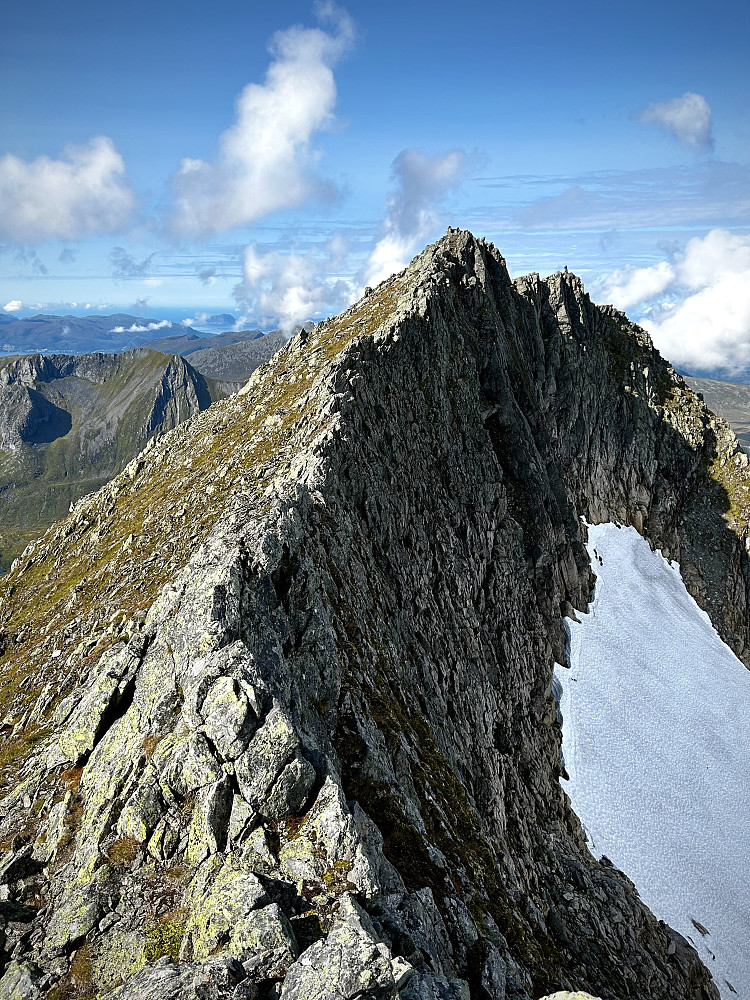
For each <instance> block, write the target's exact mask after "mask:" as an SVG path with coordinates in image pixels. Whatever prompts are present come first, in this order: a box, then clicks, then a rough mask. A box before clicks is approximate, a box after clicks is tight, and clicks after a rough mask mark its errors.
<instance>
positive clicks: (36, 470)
mask: <svg viewBox="0 0 750 1000" xmlns="http://www.w3.org/2000/svg"><path fill="white" fill-rule="evenodd" d="M226 394H227V393H226V391H225V390H224V389H222V387H221V386H220V385H218V384H217V383H215V382H213V381H211V380H206V379H205V378H204V377H203V376H202V375H201V374H200V373H199V372H197V371H196V370H195V369H193V368H192V367H191V366H190V365H189V364H188V363H187V362H185V361H183V359H182V358H177V357H172V358H170V357H167V356H166V355H164V354H158V353H156V352H155V351H150V350H146V349H143V348H138V349H136V350H134V351H129V352H126V353H124V354H90V355H77V356H70V355H47V356H42V355H40V354H36V355H27V356H24V357H20V358H16V357H8V358H1V359H0V532H1V533H2V534H1V535H0V551H1V553H2V562H3V568H5V569H7V568H8V565H9V564H10V562H11V561H12V559H13V558H15V556H16V555H18V554H19V553H20V550H21V549H22V548H23V547H24V546H25V544H26V543H27V541H28V539H29V538H30V537H36V536H37V535H38V534H40V533H41V530H43V529H44V528H47V527H48V526H49V525H50V524H52V523H53V522H54V521H56V520H58V519H59V518H61V517H63V516H64V515H65V514H67V512H68V509H69V507H70V505H71V503H73V502H75V501H76V500H78V499H79V498H80V497H81V496H83V495H84V494H85V493H91V492H93V491H95V490H97V489H99V488H100V487H101V486H103V485H104V483H105V482H107V480H109V479H111V478H112V476H114V475H115V474H116V473H118V472H119V471H121V469H123V468H124V466H125V465H127V464H128V462H129V461H130V460H131V459H132V458H134V457H135V456H136V455H137V454H138V452H139V451H140V450H141V449H142V448H143V447H144V445H145V444H146V442H147V441H148V440H149V439H150V438H151V437H153V436H154V435H155V434H160V433H163V432H164V431H167V430H171V428H173V427H175V426H176V425H177V424H179V423H181V422H182V421H183V420H185V419H187V418H188V417H189V416H191V415H192V414H194V413H198V412H200V411H201V410H203V409H205V408H206V407H207V406H209V405H210V403H211V401H212V399H216V398H220V397H221V396H224V395H226ZM24 538H26V541H23V539H24ZM19 545H20V548H19Z"/></svg>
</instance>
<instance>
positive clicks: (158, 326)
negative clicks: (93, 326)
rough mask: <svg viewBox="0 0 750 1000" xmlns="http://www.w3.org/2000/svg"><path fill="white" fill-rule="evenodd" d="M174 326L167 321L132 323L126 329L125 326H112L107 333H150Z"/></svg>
mask: <svg viewBox="0 0 750 1000" xmlns="http://www.w3.org/2000/svg"><path fill="white" fill-rule="evenodd" d="M171 326H174V324H173V323H171V322H170V321H169V320H168V319H163V320H161V321H160V322H159V323H146V324H140V323H133V324H131V325H130V326H128V327H125V326H113V327H112V329H111V330H110V331H109V332H110V333H150V332H151V331H152V330H166V329H167V328H168V327H171Z"/></svg>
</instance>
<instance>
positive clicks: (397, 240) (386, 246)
mask: <svg viewBox="0 0 750 1000" xmlns="http://www.w3.org/2000/svg"><path fill="white" fill-rule="evenodd" d="M467 166H468V157H467V155H466V153H465V152H463V150H460V149H451V150H449V151H448V152H446V153H440V154H438V155H436V156H430V155H428V154H427V153H424V152H422V150H419V149H404V150H402V151H401V152H400V153H399V154H398V156H397V157H396V159H395V160H394V161H393V166H392V176H393V192H392V194H391V195H390V197H389V198H388V200H387V202H386V215H385V221H384V223H383V227H382V228H383V235H382V236H381V237H380V239H379V240H378V241H377V243H376V244H375V247H374V248H373V251H372V253H371V254H370V258H369V260H368V262H367V266H366V268H365V284H367V285H375V284H377V283H378V282H379V281H382V280H383V279H384V278H387V277H388V276H389V275H391V274H393V273H394V272H396V271H400V270H401V269H402V268H403V267H405V266H406V265H407V264H408V262H409V260H410V259H411V257H412V256H413V254H414V251H415V250H416V249H418V248H419V246H420V244H421V243H423V242H424V241H425V240H427V239H428V238H429V237H430V236H433V235H435V232H436V230H437V229H438V228H440V216H439V211H438V205H439V202H440V200H441V198H443V197H444V195H446V194H447V193H448V192H449V191H451V190H453V189H455V188H457V187H458V186H459V185H460V184H461V182H462V181H463V179H464V177H465V176H466V170H467Z"/></svg>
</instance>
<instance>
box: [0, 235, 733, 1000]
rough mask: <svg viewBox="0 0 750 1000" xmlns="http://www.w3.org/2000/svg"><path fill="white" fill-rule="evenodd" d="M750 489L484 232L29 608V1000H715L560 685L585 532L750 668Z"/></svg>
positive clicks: (94, 534) (39, 550) (8, 643)
mask: <svg viewBox="0 0 750 1000" xmlns="http://www.w3.org/2000/svg"><path fill="white" fill-rule="evenodd" d="M748 486H750V477H748V474H747V472H746V460H745V459H744V457H743V455H742V453H741V451H740V449H739V446H738V445H737V442H736V439H735V438H734V436H733V435H732V434H731V432H730V431H729V429H728V427H727V425H726V424H724V423H723V422H722V421H719V420H717V419H716V418H714V417H713V415H712V414H711V413H710V412H709V411H708V410H707V409H706V408H705V406H703V405H702V404H701V403H700V401H699V400H698V399H697V398H696V397H695V396H694V395H693V394H692V393H691V392H690V391H689V390H688V389H687V387H686V386H685V384H684V382H683V381H682V380H681V379H680V378H679V377H678V376H676V375H675V373H674V372H673V370H672V369H671V368H670V366H669V365H667V364H666V363H665V362H664V361H663V360H662V359H661V358H660V357H659V355H658V354H657V353H656V352H655V351H654V350H653V348H652V346H651V344H650V342H649V341H648V338H647V337H646V335H645V334H644V333H643V331H641V330H639V329H638V328H637V327H633V326H631V325H630V324H629V323H628V322H627V320H626V318H625V317H624V316H623V315H622V314H620V313H617V312H615V311H614V310H612V309H610V308H605V309H599V308H597V307H596V306H594V305H593V304H592V303H591V302H590V301H589V299H588V297H587V296H586V295H585V293H584V292H583V289H582V287H581V284H580V282H579V281H578V279H577V278H575V277H573V276H572V275H567V274H565V275H555V276H553V277H551V278H549V279H547V280H546V281H543V280H541V279H539V278H538V277H537V276H530V277H528V278H525V279H522V280H520V281H518V282H516V283H515V284H514V283H512V282H511V281H510V279H509V278H508V275H507V271H506V268H505V264H504V261H503V259H502V257H501V256H500V255H499V254H498V253H497V251H496V250H495V249H494V248H493V247H492V246H491V245H488V244H486V243H484V242H483V241H481V240H479V241H478V240H475V239H474V238H473V237H472V236H471V235H470V234H468V233H463V232H459V231H455V230H454V231H449V233H448V235H447V236H446V237H445V238H444V239H443V240H441V241H440V242H439V243H437V244H436V245H434V246H432V247H428V248H427V250H426V251H425V252H424V253H423V254H422V255H421V256H420V257H418V258H417V259H416V260H415V261H414V262H413V263H412V265H411V266H410V267H409V268H408V269H407V270H406V271H404V272H403V273H402V274H400V275H397V276H395V277H393V278H391V279H389V280H388V281H386V282H384V283H383V284H382V285H380V286H379V287H378V288H377V289H375V290H374V292H372V293H371V294H369V295H368V296H367V297H366V298H364V299H363V300H362V301H360V302H359V303H357V304H356V305H355V306H352V308H351V309H349V310H348V311H347V312H345V313H344V314H342V315H341V316H339V317H337V318H335V319H332V320H330V321H327V322H326V323H323V324H321V325H319V326H318V327H316V328H315V329H314V330H313V331H312V332H310V333H309V334H307V333H304V334H301V335H300V336H298V337H296V338H294V339H293V340H292V341H291V342H290V343H289V344H288V345H287V346H286V347H285V348H284V349H283V350H282V351H281V352H280V353H279V354H278V355H276V356H275V357H274V359H273V360H272V361H271V362H270V363H269V365H268V366H266V367H265V368H263V369H259V370H258V372H256V374H255V375H254V376H253V378H252V379H251V381H250V383H249V384H248V386H247V388H246V390H243V392H242V393H241V394H239V395H238V396H235V397H232V398H230V399H228V400H225V401H224V402H222V403H219V404H218V405H217V406H215V407H212V408H211V409H210V410H209V411H207V412H206V413H203V414H200V415H199V416H197V417H195V418H193V419H192V420H191V421H189V422H188V423H187V424H184V425H182V426H181V427H179V428H177V429H176V430H175V431H174V432H173V433H171V434H169V435H166V436H165V437H163V438H161V439H160V440H159V441H158V442H155V443H152V444H151V445H150V446H149V448H147V450H146V451H145V452H144V453H143V454H142V455H141V456H139V458H138V459H137V460H135V461H134V462H132V463H131V464H130V465H129V466H128V468H127V469H126V470H125V471H124V473H123V474H122V475H121V476H119V477H118V478H117V479H115V480H114V481H113V482H111V483H110V484H108V485H107V486H106V487H104V489H103V490H101V491H100V492H99V493H98V494H97V495H95V496H93V497H87V498H85V499H83V500H82V501H81V502H80V503H79V504H78V505H77V507H76V508H75V510H74V511H73V512H72V513H71V515H70V516H69V517H68V518H67V519H66V520H65V521H63V522H62V523H61V524H60V525H58V526H56V527H55V528H53V529H51V530H50V532H48V534H47V536H46V537H45V539H44V540H43V541H41V542H40V543H37V544H36V545H34V546H32V547H31V548H30V549H29V550H27V552H26V553H25V554H24V557H23V558H22V559H21V560H20V561H19V563H18V565H17V566H16V567H15V569H14V570H13V572H12V573H10V574H9V575H8V577H7V579H5V580H4V581H3V582H2V587H3V597H4V601H3V612H2V615H3V617H2V628H3V647H4V654H3V658H2V661H0V670H1V671H2V681H3V687H2V689H1V694H0V697H2V701H3V704H2V715H3V717H4V718H3V724H4V727H5V733H6V736H5V740H4V746H3V749H2V755H3V764H4V770H3V774H4V783H5V788H4V793H3V794H4V797H3V798H2V800H1V801H0V836H4V837H5V838H6V840H5V844H6V847H7V849H8V850H7V854H6V856H5V859H4V861H3V864H2V868H0V883H3V884H5V885H6V886H7V888H6V889H5V891H4V900H5V901H0V912H2V914H3V917H4V919H5V920H6V927H5V931H4V935H5V942H4V948H5V961H6V963H7V965H6V967H5V971H4V975H3V978H2V980H1V981H0V997H3V998H5V997H11V996H17V995H21V996H26V997H37V996H44V995H50V996H54V997H56V998H60V997H63V996H75V995H78V996H87V995H91V994H92V992H97V993H98V994H104V993H107V992H109V991H112V990H115V992H114V993H113V994H112V995H113V996H117V997H119V998H125V997H139V998H141V997H154V998H156V997H175V998H177V997H225V996H230V995H231V996H235V997H247V998H252V997H256V996H258V997H271V996H274V997H275V996H279V992H280V996H281V998H282V1000H302V998H307V997H313V996H320V997H324V998H331V1000H333V998H337V1000H341V998H351V1000H354V998H355V997H373V998H375V997H377V998H381V997H382V998H385V997H395V996H397V995H398V996H402V997H404V998H411V1000H417V998H425V1000H427V998H440V1000H451V998H455V1000H464V998H466V997H467V996H471V997H472V998H473V1000H480V998H481V1000H487V998H493V1000H502V998H503V997H509V998H519V1000H520V998H528V997H534V998H537V997H539V996H540V995H542V994H546V993H552V992H554V991H555V990H556V989H560V988H564V989H573V990H578V989H583V990H588V991H589V992H591V993H592V994H594V995H596V996H600V997H603V998H605V1000H618V998H624V997H629V996H638V997H641V998H654V1000H657V998H658V1000H672V998H673V1000H677V998H682V1000H688V998H690V1000H700V998H712V1000H714V998H716V996H717V994H716V991H715V988H714V986H713V984H712V983H711V980H710V977H709V975H708V973H707V972H706V970H705V969H704V968H703V967H702V966H701V965H700V963H699V961H698V959H697V956H696V955H695V953H694V952H693V951H692V950H691V949H690V948H689V946H688V945H687V943H686V942H685V941H684V940H683V939H682V938H681V937H680V936H679V935H677V934H676V933H674V932H673V931H672V930H670V928H668V927H667V926H666V925H664V924H662V923H659V922H658V921H657V920H656V919H655V918H654V917H653V916H652V915H651V914H650V913H649V911H648V910H647V909H646V908H645V906H643V904H642V903H641V902H640V900H639V899H638V897H637V895H636V893H635V890H634V888H633V886H632V884H631V883H630V882H629V881H628V880H627V878H625V877H624V876H623V875H622V874H621V873H620V872H618V871H616V870H615V869H614V868H612V867H611V866H609V865H607V864H606V863H605V862H604V861H602V862H601V863H600V862H597V861H595V860H594V859H593V858H592V856H591V855H590V853H589V852H588V850H587V849H586V847H585V844H584V841H583V837H582V833H581V830H580V826H579V823H578V821H577V820H576V817H575V816H574V815H573V814H572V812H571V811H570V809H569V807H568V805H567V802H566V799H565V797H564V795H563V793H562V791H561V789H560V785H559V776H560V773H561V765H560V728H559V723H558V719H557V713H556V706H555V702H554V699H553V697H552V694H551V688H552V678H553V666H554V661H555V659H557V660H558V661H560V660H562V659H563V658H564V656H565V638H564V628H563V614H565V613H568V614H572V613H573V608H574V607H579V608H585V607H586V602H587V599H588V596H589V593H590V589H591V584H592V580H593V577H592V574H591V570H590V568H589V561H588V556H587V554H586V551H585V547H584V544H583V535H582V531H583V529H582V526H581V522H580V520H579V517H578V515H579V514H585V515H586V516H587V517H588V519H589V520H602V519H618V520H620V521H623V522H629V523H632V524H635V525H636V526H637V527H638V528H639V530H641V531H643V532H644V533H646V535H647V536H648V537H649V538H651V539H652V540H653V541H658V543H659V544H660V545H661V547H662V549H664V550H668V551H670V552H672V553H673V554H674V555H677V556H679V557H680V560H681V564H682V566H683V567H684V568H685V573H686V577H687V578H688V580H689V581H690V583H691V586H692V589H693V590H694V592H695V593H696V595H697V597H698V600H699V601H702V602H703V603H704V604H705V606H706V607H707V608H708V609H709V611H710V613H711V614H712V616H713V618H714V622H715V624H716V625H717V628H719V630H720V631H721V632H722V634H723V635H724V636H725V638H726V639H727V641H729V642H731V643H732V644H733V647H734V648H736V649H737V650H739V651H740V652H741V653H742V652H743V651H744V649H745V644H746V642H747V638H748V636H747V615H746V613H745V609H746V606H747V584H746V578H747V556H746V553H745V541H746V528H747V511H746V507H745V506H744V505H745V503H746V501H745V498H744V491H745V489H746V488H747V487H748ZM120 984H123V985H120Z"/></svg>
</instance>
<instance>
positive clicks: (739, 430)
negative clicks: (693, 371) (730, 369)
mask: <svg viewBox="0 0 750 1000" xmlns="http://www.w3.org/2000/svg"><path fill="white" fill-rule="evenodd" d="M685 381H686V382H687V384H688V385H689V386H690V388H691V389H692V390H693V391H694V392H699V393H701V395H702V396H703V398H704V399H705V401H706V403H707V404H708V405H709V406H710V407H711V409H712V410H713V411H714V412H715V413H718V414H719V416H720V417H723V418H724V419H725V420H726V421H727V423H729V424H730V425H731V428H732V430H733V431H734V433H735V434H736V435H737V439H738V440H739V442H740V444H741V445H742V446H743V448H745V450H747V449H748V448H750V385H739V384H737V383H736V382H717V381H716V380H715V379H710V378H692V377H690V378H688V377H686V378H685Z"/></svg>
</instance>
